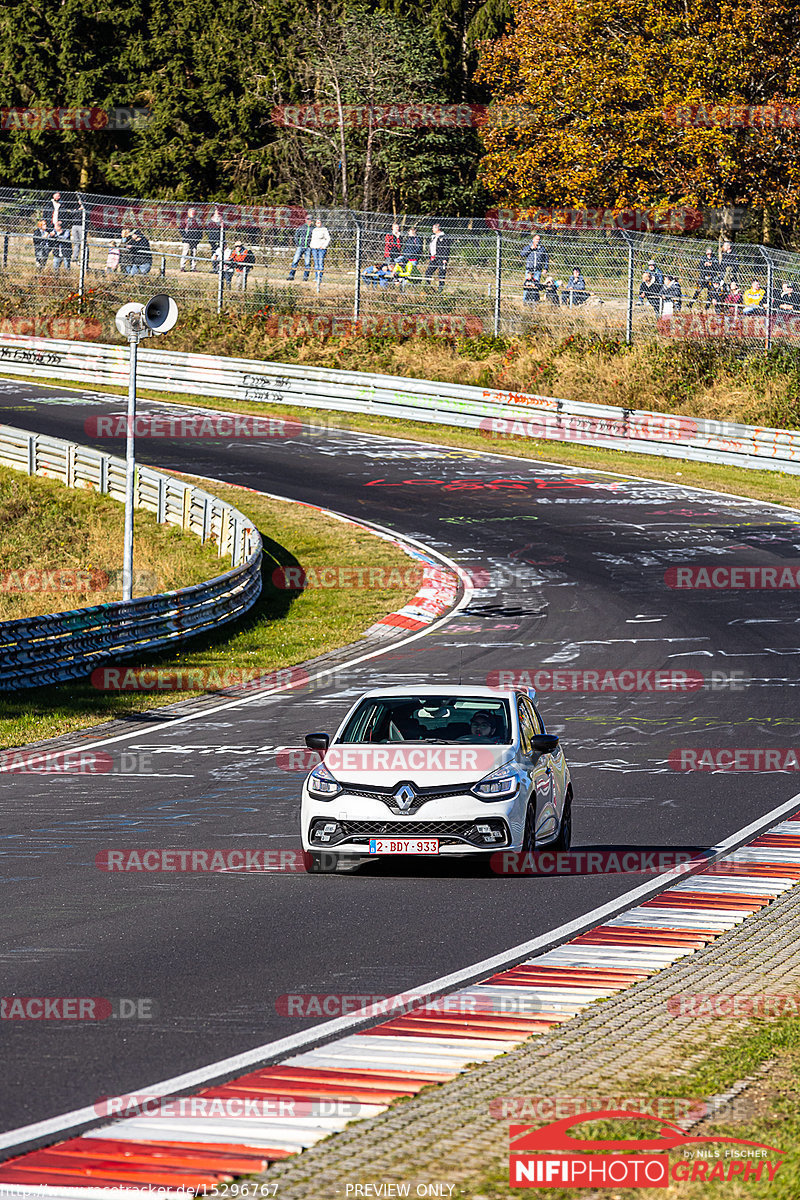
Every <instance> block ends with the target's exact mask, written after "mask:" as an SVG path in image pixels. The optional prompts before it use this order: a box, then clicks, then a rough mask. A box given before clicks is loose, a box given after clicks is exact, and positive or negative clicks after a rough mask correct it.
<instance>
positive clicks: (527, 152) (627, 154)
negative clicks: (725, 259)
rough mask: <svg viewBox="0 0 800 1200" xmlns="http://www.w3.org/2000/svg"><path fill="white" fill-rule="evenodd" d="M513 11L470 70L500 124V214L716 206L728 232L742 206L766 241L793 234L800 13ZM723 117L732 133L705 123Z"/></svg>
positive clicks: (557, 1) (580, 7)
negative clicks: (511, 209) (520, 209)
mask: <svg viewBox="0 0 800 1200" xmlns="http://www.w3.org/2000/svg"><path fill="white" fill-rule="evenodd" d="M514 11H515V23H514V25H513V27H512V28H511V29H510V31H509V32H508V33H507V34H506V36H504V37H503V38H501V39H499V40H498V41H495V42H488V43H485V44H484V46H483V51H482V55H481V60H480V65H479V69H478V81H479V82H482V83H483V84H485V85H487V86H488V87H489V89H490V91H491V93H492V96H493V109H492V111H493V112H494V113H495V114H496V115H495V116H494V117H493V118H492V120H491V121H490V123H489V124H488V125H487V126H486V128H485V129H484V132H483V138H484V145H485V149H486V154H485V157H484V159H483V163H482V176H483V181H484V183H485V184H486V185H487V186H488V187H489V188H491V189H492V191H493V193H494V194H495V196H496V197H497V199H498V202H500V203H506V204H510V205H516V206H525V207H527V206H537V207H538V206H545V205H555V206H573V207H578V206H600V207H611V208H616V209H627V208H635V207H646V208H656V209H658V208H668V207H673V206H679V205H687V206H697V207H701V208H715V209H721V210H723V214H724V216H723V221H724V223H725V228H730V227H732V224H733V214H734V208H735V206H739V205H745V206H749V207H750V208H751V209H754V210H756V211H757V213H758V214H759V217H760V220H761V227H760V228H759V229H758V231H757V232H758V233H759V234H760V235H761V236H762V237H763V238H764V240H765V241H769V240H774V237H775V236H776V235H780V236H781V240H783V239H784V238H791V237H792V236H793V234H794V233H796V232H797V233H800V223H797V226H796V220H795V210H796V209H797V207H798V201H799V200H800V68H799V66H798V63H800V59H799V58H798V49H800V4H798V3H797V0H729V2H728V3H716V2H714V0H693V2H692V3H690V2H689V0H514ZM711 105H718V106H725V107H724V109H723V110H720V109H717V110H716V112H714V110H713V109H709V107H708V106H711ZM698 106H700V107H699V109H698ZM731 106H734V107H733V110H731ZM753 106H758V107H759V110H760V111H759V112H756V113H753V112H752V108H753ZM763 106H775V107H770V108H767V109H766V110H765V109H764V108H763ZM787 106H788V107H787ZM794 106H797V107H796V109H795V107H794ZM504 113H505V117H504V115H503V114H504ZM729 119H730V120H734V121H738V122H740V124H739V125H738V127H736V126H733V127H730V126H728V125H726V124H720V123H717V122H719V121H725V122H727V121H728V120H729ZM795 121H796V124H795ZM686 122H689V123H686ZM772 122H775V123H774V125H773V124H772Z"/></svg>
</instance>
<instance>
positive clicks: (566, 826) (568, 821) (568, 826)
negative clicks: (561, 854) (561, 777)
mask: <svg viewBox="0 0 800 1200" xmlns="http://www.w3.org/2000/svg"><path fill="white" fill-rule="evenodd" d="M571 845H572V789H571V788H570V790H569V791H568V792H567V794H566V796H565V798H564V811H563V813H562V814H561V828H560V829H559V831H558V837H557V839H556V840H555V841H554V842H553V849H554V850H556V851H559V850H569V848H570V846H571Z"/></svg>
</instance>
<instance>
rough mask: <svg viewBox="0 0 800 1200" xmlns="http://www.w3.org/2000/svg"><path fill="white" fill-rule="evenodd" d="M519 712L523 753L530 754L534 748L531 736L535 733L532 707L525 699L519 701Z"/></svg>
mask: <svg viewBox="0 0 800 1200" xmlns="http://www.w3.org/2000/svg"><path fill="white" fill-rule="evenodd" d="M517 713H518V714H519V734H520V747H521V749H522V753H523V754H530V753H531V751H532V749H533V747H532V746H531V736H532V734H533V733H534V725H533V721H532V720H531V712H530V709H529V708H528V705H527V704H526V703H525V701H524V700H518V701H517Z"/></svg>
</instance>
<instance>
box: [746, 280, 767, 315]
mask: <svg viewBox="0 0 800 1200" xmlns="http://www.w3.org/2000/svg"><path fill="white" fill-rule="evenodd" d="M765 294H766V293H765V291H764V288H763V285H762V284H761V283H760V282H759V280H758V279H754V280H753V282H752V283H751V284H750V287H749V288H748V289H747V291H746V292H745V294H744V296H743V297H742V299H743V300H744V315H745V316H749V315H750V314H752V313H763V311H764V308H763V303H764V296H765Z"/></svg>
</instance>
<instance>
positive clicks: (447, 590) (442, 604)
mask: <svg viewBox="0 0 800 1200" xmlns="http://www.w3.org/2000/svg"><path fill="white" fill-rule="evenodd" d="M398 545H400V546H401V547H402V549H403V550H405V552H406V554H410V555H411V556H412V558H417V559H419V560H420V562H423V563H424V564H425V566H424V567H423V568H422V582H421V584H420V586H419V590H418V591H417V594H416V596H413V597H412V599H411V600H409V601H408V603H407V604H404V605H403V607H402V608H401V609H398V611H397V612H393V613H387V615H386V616H385V617H381V619H380V621H376V623H375V624H374V625H370V627H369V629H368V630H367V631H366V633H365V634H364V636H365V637H391V636H392V635H393V634H395V633H396V632H397V630H398V629H408V630H416V629H425V628H426V626H428V625H432V624H433V622H434V621H436V620H438V619H439V617H441V616H442V615H443V614H444V613H446V612H447V611H448V610H449V609H451V608H452V607H453V605H454V604H455V602H456V598H457V596H458V584H459V580H458V576H456V575H454V574H453V573H452V572H451V571H445V570H443V569H442V567H441V564H439V563H437V562H436V561H435V560H434V559H432V558H429V557H428V556H427V555H426V554H420V553H419V552H418V551H412V550H411V549H410V548H409V547H408V546H407V545H403V543H398Z"/></svg>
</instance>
